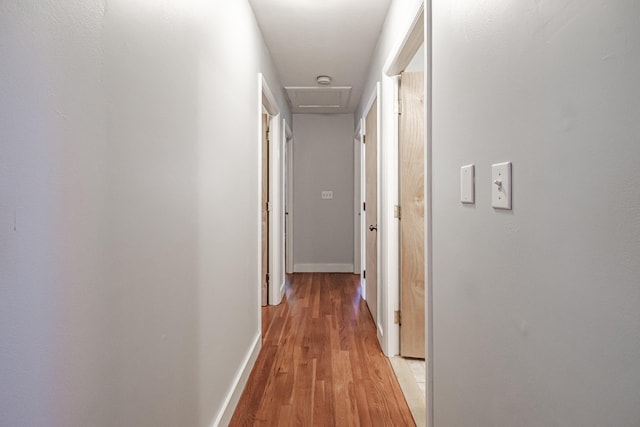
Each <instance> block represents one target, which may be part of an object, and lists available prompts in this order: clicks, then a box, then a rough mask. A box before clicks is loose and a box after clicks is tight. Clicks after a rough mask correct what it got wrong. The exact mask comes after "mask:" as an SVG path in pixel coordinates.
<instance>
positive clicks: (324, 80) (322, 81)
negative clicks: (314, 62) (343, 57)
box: [316, 76, 331, 86]
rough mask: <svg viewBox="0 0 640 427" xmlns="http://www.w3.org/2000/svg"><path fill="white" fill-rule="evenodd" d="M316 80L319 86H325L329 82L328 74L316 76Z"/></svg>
mask: <svg viewBox="0 0 640 427" xmlns="http://www.w3.org/2000/svg"><path fill="white" fill-rule="evenodd" d="M316 82H318V84H319V85H321V86H327V85H330V84H331V77H329V76H318V77H316Z"/></svg>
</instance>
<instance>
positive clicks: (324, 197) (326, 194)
mask: <svg viewBox="0 0 640 427" xmlns="http://www.w3.org/2000/svg"><path fill="white" fill-rule="evenodd" d="M331 199H333V191H328V190H323V191H322V200H331Z"/></svg>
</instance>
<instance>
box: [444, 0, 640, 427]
mask: <svg viewBox="0 0 640 427" xmlns="http://www.w3.org/2000/svg"><path fill="white" fill-rule="evenodd" d="M638 16H640V3H638V2H637V1H632V0H615V1H614V0H597V1H596V0H589V1H580V2H574V1H569V0H557V1H542V2H510V1H491V2H477V1H473V0H461V1H454V2H433V263H434V269H433V274H434V276H433V286H434V289H433V292H434V295H433V296H434V302H433V306H434V340H435V341H434V352H435V359H434V369H435V372H434V379H435V392H434V399H435V421H436V425H438V426H464V425H477V426H497V425H503V426H511V425H513V426H515V425H517V426H522V427H525V426H532V427H533V426H604V425H607V426H637V425H639V423H640V405H638V402H640V310H639V309H638V308H639V307H640V285H639V284H640V172H639V169H638V166H637V163H638V160H639V159H640V85H639V84H638V76H639V75H640V25H639V22H638ZM507 160H511V161H512V162H513V210H512V211H496V210H493V209H492V208H491V205H490V188H491V182H490V178H491V177H490V166H491V164H492V163H496V162H501V161H507ZM468 163H475V164H476V181H477V186H476V200H477V203H476V205H473V206H465V205H462V204H460V202H459V178H458V177H459V168H460V166H462V165H465V164H468Z"/></svg>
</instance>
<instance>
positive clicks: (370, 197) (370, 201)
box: [364, 100, 378, 328]
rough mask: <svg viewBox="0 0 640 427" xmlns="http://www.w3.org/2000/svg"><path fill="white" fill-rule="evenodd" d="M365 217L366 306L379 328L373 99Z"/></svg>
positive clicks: (375, 111)
mask: <svg viewBox="0 0 640 427" xmlns="http://www.w3.org/2000/svg"><path fill="white" fill-rule="evenodd" d="M365 131H366V134H365V137H364V140H365V163H366V165H365V167H366V183H365V195H366V197H365V218H366V220H367V221H366V224H365V226H366V233H367V234H366V235H367V237H366V249H367V251H366V252H367V261H366V267H365V272H366V287H367V295H366V296H367V306H368V307H369V311H370V312H371V317H373V323H375V325H376V328H377V327H378V230H377V228H378V101H377V100H376V101H374V102H373V105H372V106H371V109H370V110H369V113H368V114H367V118H366V120H365Z"/></svg>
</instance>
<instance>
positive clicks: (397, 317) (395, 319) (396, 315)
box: [393, 310, 402, 325]
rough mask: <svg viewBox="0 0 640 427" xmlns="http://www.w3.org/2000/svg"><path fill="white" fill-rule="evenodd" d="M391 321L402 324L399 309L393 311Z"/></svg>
mask: <svg viewBox="0 0 640 427" xmlns="http://www.w3.org/2000/svg"><path fill="white" fill-rule="evenodd" d="M393 323H395V324H396V325H402V316H401V315H400V310H396V311H394V312H393Z"/></svg>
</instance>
